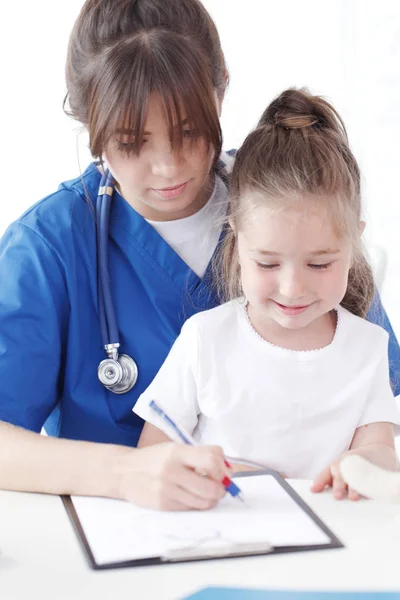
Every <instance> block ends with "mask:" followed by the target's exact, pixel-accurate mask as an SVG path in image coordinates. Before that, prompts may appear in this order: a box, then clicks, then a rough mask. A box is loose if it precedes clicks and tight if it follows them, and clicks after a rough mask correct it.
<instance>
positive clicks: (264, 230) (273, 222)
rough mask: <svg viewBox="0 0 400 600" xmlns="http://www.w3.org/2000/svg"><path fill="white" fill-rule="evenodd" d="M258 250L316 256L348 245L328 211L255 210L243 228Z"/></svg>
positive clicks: (306, 208)
mask: <svg viewBox="0 0 400 600" xmlns="http://www.w3.org/2000/svg"><path fill="white" fill-rule="evenodd" d="M240 229H241V231H242V233H243V238H244V240H245V242H246V245H247V246H248V247H249V248H251V249H255V250H270V251H271V252H280V253H285V252H286V251H289V252H291V251H293V250H296V251H302V252H303V251H304V252H316V251H321V250H326V249H328V248H329V249H333V248H335V249H338V247H339V246H340V247H342V246H343V244H344V243H345V239H344V237H343V236H339V235H338V234H337V232H336V230H335V227H334V224H333V222H332V218H331V216H330V215H329V214H328V212H327V210H326V209H324V208H321V207H319V206H315V205H312V204H309V203H306V204H304V205H303V206H296V207H294V206H293V207H285V208H282V207H269V206H255V207H253V209H252V210H251V211H250V213H249V214H248V216H247V218H245V219H244V220H243V223H242V226H241V227H240Z"/></svg>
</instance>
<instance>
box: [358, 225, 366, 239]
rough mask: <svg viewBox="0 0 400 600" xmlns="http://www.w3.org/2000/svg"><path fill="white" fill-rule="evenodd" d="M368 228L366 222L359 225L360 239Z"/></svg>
mask: <svg viewBox="0 0 400 600" xmlns="http://www.w3.org/2000/svg"><path fill="white" fill-rule="evenodd" d="M366 226H367V224H366V222H365V221H360V225H359V231H360V237H361V236H362V234H363V233H364V230H365V228H366Z"/></svg>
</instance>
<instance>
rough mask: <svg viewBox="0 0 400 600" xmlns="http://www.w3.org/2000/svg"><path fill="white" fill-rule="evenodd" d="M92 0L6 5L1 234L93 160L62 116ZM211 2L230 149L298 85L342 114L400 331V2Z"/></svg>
mask: <svg viewBox="0 0 400 600" xmlns="http://www.w3.org/2000/svg"><path fill="white" fill-rule="evenodd" d="M140 1H141V0H139V2H140ZM182 1H184V0H182ZM82 4H83V1H82V0H68V1H65V2H54V0H35V2H30V1H29V0H24V1H23V2H18V3H17V2H15V3H14V2H11V0H8V2H7V4H5V3H4V6H3V7H2V35H1V36H0V68H1V89H2V93H1V94H0V115H1V117H0V118H1V134H2V136H1V138H2V143H1V146H0V147H1V150H2V151H1V157H2V166H3V169H2V196H1V202H0V233H1V232H2V231H4V229H5V228H6V226H7V224H8V223H9V222H10V221H11V220H13V219H15V218H17V217H18V216H19V215H20V214H21V212H23V211H24V210H25V209H26V208H27V207H28V206H30V205H31V204H32V203H33V202H35V201H37V200H38V199H40V198H41V197H42V196H44V195H46V194H48V193H50V192H52V191H53V190H54V189H55V187H56V186H57V185H58V183H59V182H60V181H63V180H65V179H68V178H72V177H75V176H76V175H77V174H78V173H79V170H80V168H81V169H82V170H83V169H84V168H85V166H86V164H87V162H88V161H89V160H90V156H89V154H88V151H87V149H86V147H85V136H84V135H80V136H78V130H79V128H78V125H77V124H76V123H74V122H72V121H70V120H69V119H68V118H67V117H66V116H65V115H64V114H63V112H62V100H63V97H64V93H65V86H64V61H65V54H66V46H67V40H68V34H69V31H70V29H71V27H72V24H73V21H74V19H75V17H76V15H77V14H78V11H79V9H80V8H81V6H82ZM204 4H205V5H206V7H207V8H208V10H209V11H210V12H211V14H212V16H213V17H214V19H215V21H216V24H217V26H218V28H219V31H220V35H221V39H222V44H223V48H224V50H225V55H226V59H227V62H228V66H229V70H230V76H231V83H230V87H229V90H228V93H227V96H226V101H225V105H224V108H223V117H222V124H223V130H224V136H225V146H226V147H227V148H228V147H237V146H238V145H240V143H241V141H242V140H243V138H244V136H245V135H246V133H247V132H248V131H249V129H250V128H252V127H253V126H254V125H255V123H256V121H257V118H258V117H259V116H260V114H261V112H262V111H263V109H264V108H265V106H266V105H267V104H268V102H269V101H270V100H271V99H272V98H273V97H274V96H275V95H276V94H278V93H279V92H280V91H282V90H283V89H284V88H286V87H288V86H302V85H307V86H308V87H309V88H310V89H311V90H312V91H313V92H315V93H318V94H322V95H324V96H326V97H327V98H328V99H330V100H331V101H332V102H333V103H334V105H335V106H336V107H337V109H338V110H339V111H340V112H341V113H342V116H343V117H344V119H345V122H346V124H347V128H348V133H349V136H350V141H351V143H352V147H353V150H354V152H355V154H356V156H357V158H358V159H359V161H360V164H361V167H362V170H363V174H364V189H365V193H364V197H365V203H366V209H367V221H368V229H367V234H366V235H367V241H368V242H369V243H373V244H379V245H382V246H383V247H384V248H385V249H386V251H387V253H388V257H389V262H388V269H387V273H386V278H385V281H384V285H383V299H384V302H385V305H386V308H387V310H388V313H389V315H390V318H391V320H392V322H393V325H394V327H395V329H396V331H397V334H398V335H400V196H399V192H398V185H397V175H398V172H399V170H400V152H399V143H398V140H399V139H400V115H399V109H400V2H398V1H397V0H380V1H379V3H378V2H376V1H374V2H373V1H372V0H302V1H301V2H299V1H298V0H280V1H276V0H275V1H273V0H245V1H243V0H204ZM77 140H78V141H77ZM79 161H80V165H79ZM0 284H1V282H0Z"/></svg>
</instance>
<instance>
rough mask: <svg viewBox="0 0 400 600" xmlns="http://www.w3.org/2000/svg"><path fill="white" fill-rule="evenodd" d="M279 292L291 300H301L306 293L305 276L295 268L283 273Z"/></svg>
mask: <svg viewBox="0 0 400 600" xmlns="http://www.w3.org/2000/svg"><path fill="white" fill-rule="evenodd" d="M279 293H280V294H281V296H282V297H283V298H287V299H288V300H290V301H294V300H299V299H301V298H303V297H304V296H305V295H306V284H305V281H304V278H303V277H302V276H301V275H300V273H298V272H297V271H295V270H291V271H290V272H286V273H284V274H282V278H281V281H280V282H279Z"/></svg>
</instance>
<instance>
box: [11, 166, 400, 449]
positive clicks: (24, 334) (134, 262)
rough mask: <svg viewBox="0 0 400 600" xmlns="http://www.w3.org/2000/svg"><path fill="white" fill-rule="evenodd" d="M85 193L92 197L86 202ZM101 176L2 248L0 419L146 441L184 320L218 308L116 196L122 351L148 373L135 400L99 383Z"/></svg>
mask: <svg viewBox="0 0 400 600" xmlns="http://www.w3.org/2000/svg"><path fill="white" fill-rule="evenodd" d="M82 180H84V182H85V187H86V193H87V194H88V195H89V197H90V199H91V201H89V200H88V198H87V196H85V189H84V186H83V181H82ZM99 183H100V173H99V172H98V170H97V168H96V166H95V165H94V164H92V165H90V166H89V167H88V169H87V170H86V171H85V173H84V174H83V176H82V178H77V179H75V180H73V181H69V182H66V183H63V184H62V185H61V186H60V188H59V189H58V191H57V192H56V193H54V194H52V195H51V196H49V197H47V198H45V199H44V200H42V201H41V202H39V203H38V204H36V205H34V206H33V207H32V208H31V209H30V210H28V211H27V212H26V213H25V214H24V215H23V216H22V217H21V218H20V219H19V220H18V221H17V222H15V223H13V224H12V225H11V226H10V227H9V228H8V230H7V231H6V233H5V235H4V237H3V238H2V240H1V242H0V282H1V285H0V419H1V420H3V421H8V422H11V423H14V424H15V425H19V426H22V427H25V428H27V429H31V430H33V431H37V432H39V431H40V430H41V428H42V426H43V425H44V424H45V427H46V431H47V433H48V434H49V435H54V436H60V437H65V438H70V439H80V440H89V441H98V442H109V443H118V444H124V445H128V446H135V445H136V444H137V441H138V438H139V435H140V432H141V429H142V426H143V421H142V420H141V419H140V418H139V417H138V416H137V415H135V414H134V413H133V412H132V407H133V406H134V404H135V402H136V400H137V398H138V396H139V395H140V394H141V393H142V392H143V391H144V390H145V389H146V388H147V386H148V385H149V383H150V382H151V380H152V379H153V377H154V376H155V374H156V373H157V371H158V369H159V367H160V366H161V364H162V362H163V361H164V359H165V357H166V355H167V354H168V351H169V349H170V347H171V345H172V344H173V342H174V340H175V338H176V337H177V335H178V334H179V332H180V329H181V327H182V325H183V323H184V321H185V320H186V319H187V318H188V317H190V316H191V315H192V314H194V313H196V312H198V311H199V310H204V309H206V308H210V307H212V306H215V305H216V303H217V299H216V296H215V293H214V291H213V290H212V287H211V278H210V272H209V271H207V273H206V275H205V277H204V278H203V279H202V280H201V279H200V278H199V277H198V276H197V275H196V274H195V273H194V272H193V271H191V269H190V268H189V267H188V266H187V265H186V263H184V261H183V260H182V259H181V258H180V257H179V256H178V255H177V254H176V253H175V252H174V250H173V249H172V248H171V247H170V246H168V244H167V243H166V242H165V241H164V240H163V239H162V238H161V237H160V235H159V234H158V233H157V232H156V231H155V230H154V229H153V228H152V227H151V225H149V224H148V223H147V222H146V221H145V220H144V219H143V218H142V217H141V216H140V215H139V214H138V213H137V212H136V211H135V210H133V208H132V207H130V205H129V204H128V203H127V202H126V201H125V200H124V199H123V198H122V197H121V196H120V195H119V194H118V193H117V192H116V193H115V194H114V198H113V204H112V211H111V223H110V239H109V246H108V247H109V273H110V280H111V287H112V294H113V301H114V305H115V311H116V317H117V323H118V328H119V331H120V342H121V348H120V349H121V352H124V353H126V354H129V355H130V356H132V357H133V358H134V359H135V360H136V362H137V364H138V368H139V377H138V380H137V383H136V385H135V386H134V387H133V389H132V390H131V391H130V392H128V393H127V394H122V395H117V394H113V393H112V392H109V391H108V390H106V389H105V388H104V387H103V386H102V385H101V384H100V383H99V381H98V379H97V367H98V364H99V362H100V361H101V360H103V359H104V358H105V355H104V350H103V348H102V342H101V335H100V326H99V316H98V305H97V268H96V224H95V216H94V209H93V202H94V201H95V199H96V196H97V191H98V187H99ZM370 317H371V320H373V321H375V322H377V323H379V324H382V325H383V326H384V327H385V328H386V329H387V330H388V331H389V332H390V334H391V339H390V362H391V375H392V381H394V382H395V393H396V394H399V393H400V349H399V346H398V344H397V341H396V338H395V336H394V334H393V331H392V330H391V327H390V323H389V321H388V319H387V316H386V314H385V312H384V310H383V308H382V305H381V303H380V300H379V297H376V299H375V302H374V306H373V310H372V312H371V315H370Z"/></svg>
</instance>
